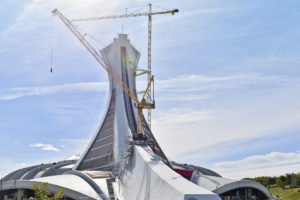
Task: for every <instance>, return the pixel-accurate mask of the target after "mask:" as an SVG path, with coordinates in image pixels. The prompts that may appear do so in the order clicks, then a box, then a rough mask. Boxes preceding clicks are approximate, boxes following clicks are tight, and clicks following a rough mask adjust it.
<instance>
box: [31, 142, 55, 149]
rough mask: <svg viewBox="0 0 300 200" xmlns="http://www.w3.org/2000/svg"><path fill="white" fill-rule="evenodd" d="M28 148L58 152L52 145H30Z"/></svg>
mask: <svg viewBox="0 0 300 200" xmlns="http://www.w3.org/2000/svg"><path fill="white" fill-rule="evenodd" d="M29 146H30V147H38V148H41V149H42V150H43V151H59V149H58V148H56V147H54V146H53V145H52V144H43V143H35V144H30V145H29Z"/></svg>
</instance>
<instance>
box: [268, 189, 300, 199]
mask: <svg viewBox="0 0 300 200" xmlns="http://www.w3.org/2000/svg"><path fill="white" fill-rule="evenodd" d="M269 191H270V192H271V193H272V195H273V196H276V195H278V196H279V197H280V198H281V199H283V200H300V188H294V189H281V188H277V187H276V188H269Z"/></svg>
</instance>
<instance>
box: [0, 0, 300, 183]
mask: <svg viewBox="0 0 300 200" xmlns="http://www.w3.org/2000/svg"><path fill="white" fill-rule="evenodd" d="M108 2H109V3H108ZM147 3H149V2H146V1H139V0H134V1H121V0H116V1H104V0H102V1H101V0H88V1H87V0H72V1H71V0H64V1H59V0H52V1H43V0H27V1H19V0H18V1H10V0H1V6H0V13H1V14H0V15H1V20H0V70H1V73H0V110H1V112H0V137H1V140H0V146H1V147H0V163H1V166H0V176H3V175H5V174H6V173H8V172H10V171H11V170H13V169H16V168H20V167H23V166H27V165H32V164H39V163H42V162H53V161H57V160H60V159H64V158H66V157H68V156H72V155H75V154H80V153H81V152H82V151H83V149H84V147H85V146H86V145H87V144H88V141H89V140H88V139H89V138H91V137H92V135H93V134H94V132H95V129H96V128H97V126H98V125H99V123H100V121H101V118H102V114H103V112H102V111H103V109H104V108H105V105H106V100H107V93H106V91H107V79H108V78H107V75H106V72H105V71H104V70H103V69H101V66H99V65H98V64H97V62H96V61H95V60H94V59H93V58H92V56H91V55H89V53H88V52H87V51H86V50H85V49H84V47H83V46H82V45H81V44H80V43H79V42H78V41H77V39H76V38H75V37H74V36H73V35H72V34H71V33H70V31H69V30H68V29H67V28H66V27H65V26H64V25H63V24H62V22H61V21H60V20H59V19H58V18H57V17H52V15H51V10H53V9H54V8H59V9H60V10H61V12H62V13H63V14H65V15H66V16H67V17H69V18H78V17H85V16H99V15H108V14H115V13H123V12H124V11H125V8H129V9H128V11H129V12H130V11H135V10H136V9H138V8H140V7H141V6H145V5H146V4H147ZM152 3H153V4H154V5H158V6H160V7H162V8H169V9H173V8H178V9H179V10H180V12H179V13H178V14H176V15H174V16H171V15H170V16H168V15H165V16H155V17H153V52H152V55H153V57H152V61H153V63H152V67H153V73H154V75H155V79H156V83H155V84H156V86H155V87H156V104H157V109H156V110H154V111H153V132H154V134H155V136H156V137H157V139H158V141H159V143H160V144H161V146H162V148H163V149H164V151H165V153H166V154H167V156H168V157H169V158H170V159H171V160H176V161H180V162H187V163H192V164H196V165H200V166H203V167H207V168H210V169H214V170H216V171H217V172H219V173H220V174H222V175H224V176H227V177H230V178H243V177H246V176H248V177H249V176H250V177H254V176H261V175H270V176H272V175H279V174H285V173H290V172H299V171H300V146H299V141H300V134H299V131H300V125H299V121H300V114H299V110H300V101H299V100H300V90H299V88H300V78H299V75H300V68H299V64H300V59H299V55H300V27H299V26H298V25H297V24H298V22H299V20H300V14H299V8H300V2H299V1H292V0H289V1H279V0H275V1H271V0H269V1H260V0H254V1H234V0H228V1H218V0H200V1H199V0H197V1H196V0H189V1H179V0H175V1H174V0H173V1H171V0H166V1H158V0H157V1H152ZM154 10H161V8H159V7H156V6H154ZM77 25H78V27H79V30H80V31H82V32H85V33H88V35H87V39H89V41H90V42H91V43H92V44H93V45H94V46H95V47H96V48H97V49H102V48H104V47H105V46H106V45H108V44H109V43H110V42H111V41H112V38H113V37H115V36H116V35H117V33H120V32H121V31H122V26H123V30H124V33H128V35H129V39H130V40H131V41H132V43H133V44H134V46H135V47H136V48H137V49H138V50H139V51H140V52H141V54H142V56H141V60H140V63H139V64H140V67H141V68H142V67H145V66H146V64H147V62H146V58H147V57H146V55H147V48H146V47H147V46H146V45H147V21H146V18H143V17H141V18H132V19H122V20H115V21H101V22H84V23H77ZM51 27H53V28H51ZM51 41H52V42H51ZM51 43H53V70H54V72H53V74H50V73H49V70H50V49H51ZM138 82H139V83H140V85H141V87H142V85H143V80H139V81H138Z"/></svg>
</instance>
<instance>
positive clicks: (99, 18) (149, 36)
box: [71, 4, 179, 129]
mask: <svg viewBox="0 0 300 200" xmlns="http://www.w3.org/2000/svg"><path fill="white" fill-rule="evenodd" d="M177 12H179V10H178V9H173V10H166V11H161V12H152V4H149V11H148V12H140V13H125V14H123V15H110V16H100V17H88V18H78V19H72V20H71V21H72V22H74V21H89V20H104V19H116V18H126V17H140V16H148V69H147V70H142V69H140V70H139V69H137V71H142V72H141V73H139V74H137V73H136V76H138V75H142V74H146V73H147V75H148V76H147V78H148V83H150V82H151V78H152V69H151V40H152V15H161V14H172V15H174V14H175V13H177ZM151 91H152V90H151V84H150V85H149V89H148V91H147V93H146V94H147V96H146V99H147V101H148V102H152V103H154V99H152V95H151ZM142 92H144V91H142ZM147 122H148V126H149V128H150V129H151V109H148V114H147Z"/></svg>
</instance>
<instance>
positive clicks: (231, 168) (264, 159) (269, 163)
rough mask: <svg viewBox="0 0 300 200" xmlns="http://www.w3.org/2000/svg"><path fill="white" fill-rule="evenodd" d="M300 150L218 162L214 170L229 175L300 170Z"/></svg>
mask: <svg viewBox="0 0 300 200" xmlns="http://www.w3.org/2000/svg"><path fill="white" fill-rule="evenodd" d="M297 166H300V152H299V151H297V152H289V153H282V152H271V153H268V154H265V155H255V156H249V157H245V158H243V159H241V160H235V161H224V162H217V163H215V164H214V170H216V171H217V172H220V173H221V174H223V175H225V176H229V177H236V178H237V177H239V178H243V177H245V176H247V177H255V176H275V175H282V174H285V173H292V172H295V173H297V172H300V168H296V167H297Z"/></svg>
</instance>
